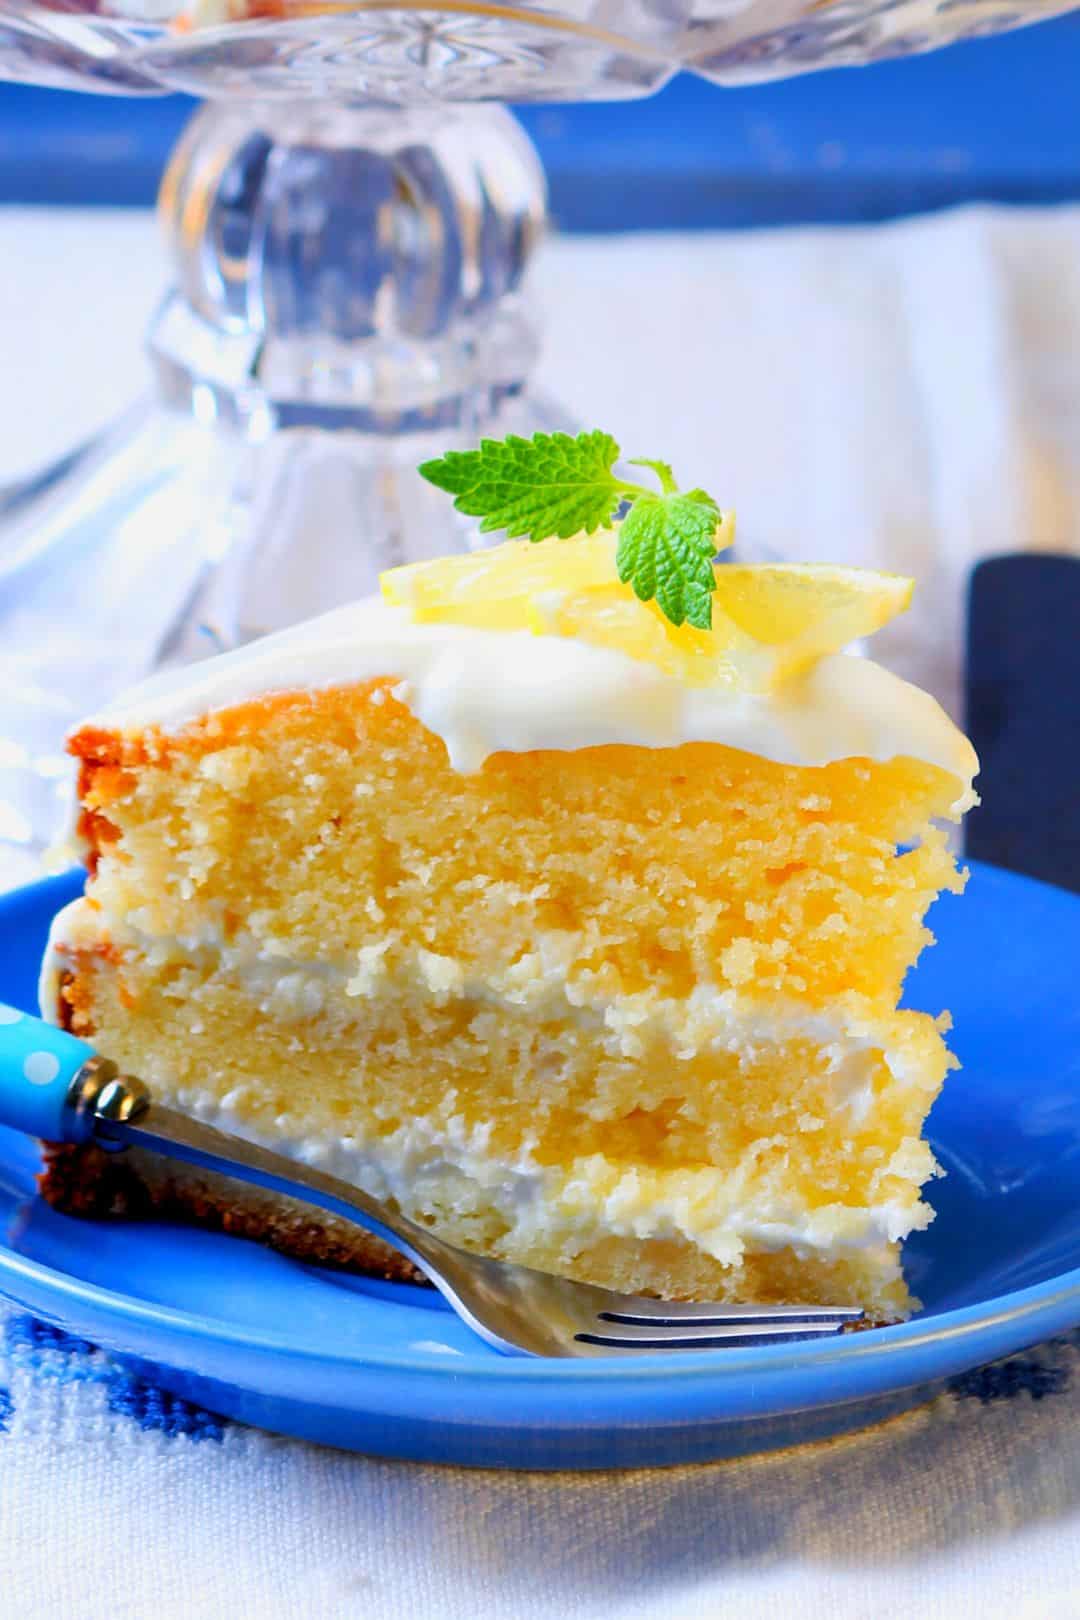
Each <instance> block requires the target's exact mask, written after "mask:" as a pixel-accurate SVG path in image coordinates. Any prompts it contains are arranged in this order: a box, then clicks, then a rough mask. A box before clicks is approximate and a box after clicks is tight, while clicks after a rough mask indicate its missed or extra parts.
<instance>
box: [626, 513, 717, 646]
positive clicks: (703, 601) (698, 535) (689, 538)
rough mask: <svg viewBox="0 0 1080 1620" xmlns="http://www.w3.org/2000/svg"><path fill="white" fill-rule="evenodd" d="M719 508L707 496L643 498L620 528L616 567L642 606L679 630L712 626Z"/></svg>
mask: <svg viewBox="0 0 1080 1620" xmlns="http://www.w3.org/2000/svg"><path fill="white" fill-rule="evenodd" d="M717 515H718V508H717V506H716V503H715V501H713V500H711V499H710V498H709V497H708V496H706V497H705V498H704V500H703V499H701V498H700V491H695V493H694V494H693V495H651V494H644V495H642V496H640V498H639V499H638V500H637V501H635V503H634V505H633V507H632V508H631V510H630V511H629V512H628V513H627V515H626V517H625V518H624V519H623V521H622V524H621V526H620V528H619V544H618V547H617V549H616V552H615V567H616V569H617V570H618V574H619V578H620V579H621V580H622V582H623V584H624V585H629V586H631V588H632V589H633V592H634V595H635V596H636V597H637V598H638V600H639V601H641V602H651V601H655V602H656V604H657V606H658V607H659V608H660V610H661V612H662V613H663V614H664V617H665V618H667V619H670V621H671V623H672V624H674V625H680V624H692V625H696V626H697V628H698V629H699V630H709V629H711V627H712V593H713V591H714V590H715V589H716V581H715V579H714V577H713V567H712V560H713V557H714V556H715V555H716V520H717Z"/></svg>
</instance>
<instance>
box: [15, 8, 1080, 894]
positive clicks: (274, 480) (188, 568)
mask: <svg viewBox="0 0 1080 1620" xmlns="http://www.w3.org/2000/svg"><path fill="white" fill-rule="evenodd" d="M1066 9H1068V6H1067V4H1062V3H1061V0H1016V3H1012V4H1007V3H1005V0H694V3H692V0H554V3H553V4H550V5H532V4H527V5H503V4H490V3H486V0H461V3H442V4H438V5H429V6H424V7H419V6H414V5H408V4H395V5H388V4H382V3H380V0H348V3H334V0H331V3H326V0H196V3H195V9H193V10H190V11H186V12H185V11H183V10H182V9H181V0H102V3H100V4H98V3H94V0H0V77H5V76H6V77H8V78H13V79H22V80H32V81H34V82H37V83H41V84H46V85H57V86H65V87H68V88H78V89H82V90H85V91H96V92H98V93H106V94H114V95H128V96H145V95H154V94H161V93H163V92H165V91H168V90H183V91H189V92H193V93H195V94H196V95H199V96H202V97H205V98H206V101H205V105H204V106H203V107H202V108H201V109H200V110H199V111H198V112H197V113H196V114H195V117H194V119H193V120H192V122H191V124H190V126H189V127H188V130H187V132H186V134H185V135H184V137H183V138H182V140H181V142H180V144H179V146H178V148H177V150H176V152H175V154H174V156H173V159H172V161H171V163H170V165H169V168H168V171H167V173H166V175H165V178H164V182H163V185H162V190H161V217H162V223H163V227H164V232H165V236H166V240H167V244H168V248H169V252H170V254H171V258H172V265H173V288H172V291H171V292H169V294H168V295H167V297H166V298H165V300H164V303H163V305H162V307H161V309H160V312H159V314H158V316H157V318H156V320H155V321H154V323H153V326H152V330H151V332H150V334H149V345H148V346H149V353H150V358H151V364H152V373H153V379H154V382H153V388H152V390H151V392H150V393H149V395H148V397H147V399H146V400H145V401H143V402H142V403H141V404H140V405H138V406H136V407H135V408H133V409H132V411H131V412H130V413H129V414H128V415H127V416H126V417H125V418H124V419H123V420H122V421H120V422H118V423H116V424H114V425H113V426H112V427H111V428H109V429H107V430H106V431H105V432H104V433H103V434H102V435H101V437H100V438H99V439H98V440H96V441H95V442H94V443H92V444H91V445H89V446H87V447H85V448H84V449H82V450H80V451H78V452H76V453H74V454H73V455H71V456H69V457H68V458H66V459H65V460H64V461H63V462H62V463H60V464H59V465H57V466H55V467H52V468H49V469H47V470H46V471H45V472H44V473H43V474H41V475H40V476H39V477H37V478H35V479H34V480H33V481H32V482H29V483H27V484H25V485H22V486H20V487H18V488H16V489H8V490H2V489H0V647H2V648H3V664H2V668H0V677H2V680H0V846H2V845H4V843H5V841H6V848H7V852H8V856H9V860H8V867H7V875H8V877H9V878H10V877H11V876H12V874H13V871H14V868H13V867H12V864H11V861H12V860H13V859H15V853H14V852H16V851H22V852H23V855H24V857H25V859H24V862H23V867H22V870H23V871H25V872H27V873H29V871H30V869H31V866H30V857H31V855H32V853H33V852H34V851H35V850H36V849H38V848H39V847H40V844H41V843H42V841H43V840H44V839H45V838H46V837H47V836H48V832H49V829H50V827H51V825H52V824H53V821H54V818H55V798H56V793H57V779H58V777H60V776H62V774H63V771H64V767H63V763H62V761H61V760H60V759H59V757H58V756H59V749H60V743H61V739H62V736H63V733H64V731H65V730H66V729H67V726H68V725H69V724H70V723H71V722H72V721H73V720H74V719H75V718H77V716H78V715H79V714H80V713H86V712H88V711H89V710H91V709H92V708H94V707H95V706H96V705H97V704H99V703H100V702H101V701H103V700H104V699H105V698H106V697H107V696H108V695H109V694H110V693H111V692H112V691H115V690H116V689H118V688H120V687H121V686H123V685H125V684H127V683H128V682H129V681H131V680H132V679H135V678H137V677H138V676H140V675H141V674H144V673H146V672H147V671H148V670H149V669H151V668H153V667H154V666H155V665H157V664H159V663H163V662H166V663H167V662H171V661H175V660H180V659H190V658H194V657H198V656H199V655H200V654H202V653H205V652H209V651H212V650H215V649H217V648H219V647H224V646H230V645H234V644H236V643H238V642H241V641H243V640H246V639H248V638H249V637H251V636H253V635H255V634H258V633H261V632H263V631H265V630H268V629H273V628H276V627H278V626H281V625H284V624H288V623H290V622H292V621H294V620H296V619H298V618H300V617H303V616H306V615H308V614H310V613H314V612H317V611H319V610H321V609H323V608H326V607H330V606H333V605H334V604H335V603H337V602H339V601H341V600H342V599H345V598H348V597H350V596H355V595H359V594H363V593H364V592H366V591H368V590H370V589H371V588H372V586H373V584H374V580H375V577H376V575H377V574H378V572H379V570H380V569H381V568H383V567H385V566H387V565H388V564H390V563H394V562H399V561H402V560H407V559H411V558H414V557H417V556H421V555H424V554H425V553H426V552H431V553H437V552H439V551H445V550H448V549H454V548H459V547H464V546H467V545H468V544H470V543H471V537H470V535H469V533H468V531H467V530H466V529H465V528H464V527H463V526H462V525H461V524H460V522H459V521H458V519H457V518H456V516H455V514H454V513H453V511H452V509H451V508H450V504H449V502H447V501H446V499H445V497H443V496H441V495H438V494H437V493H436V492H435V491H433V490H432V489H430V487H429V486H427V485H425V484H424V483H423V482H422V481H421V480H420V479H419V477H418V476H417V474H416V471H415V469H416V466H417V463H418V462H420V461H421V460H423V459H424V458H425V457H426V456H427V455H429V454H432V453H436V452H440V451H442V450H444V449H446V448H449V447H451V446H453V445H454V444H464V443H469V442H474V441H475V440H476V439H477V438H478V437H479V436H480V435H481V434H483V433H489V434H502V433H505V432H509V431H517V432H531V431H532V430H534V429H535V428H538V427H553V426H561V425H566V424H565V419H564V418H563V416H562V413H561V412H560V411H559V410H557V409H555V408H553V407H550V406H548V405H546V404H545V403H544V401H542V400H540V399H538V398H536V397H535V395H534V394H533V393H532V391H531V390H530V387H529V377H530V373H531V370H532V365H533V361H534V358H535V354H536V346H537V339H536V332H535V328H534V324H533V321H532V318H531V316H530V313H529V307H528V302H527V299H526V297H525V295H524V292H523V284H524V278H525V272H526V269H527V266H528V263H529V260H530V257H531V255H532V253H533V250H534V248H535V247H536V245H537V243H538V241H539V240H540V238H541V236H542V233H543V227H544V207H545V192H544V180H543V175H542V173H541V170H540V166H539V164H538V161H537V158H536V155H535V153H534V151H533V150H532V148H531V146H530V145H529V143H528V141H527V140H526V138H525V136H524V134H523V132H522V130H521V128H520V127H519V126H518V125H517V124H516V123H515V121H514V119H513V118H512V117H511V116H510V114H509V113H507V112H506V111H504V110H503V109H502V108H500V107H498V106H496V105H492V103H495V102H497V101H499V100H503V99H506V100H516V101H547V100H587V99H596V100H601V99H624V98H629V97H640V96H645V95H648V94H650V93H651V92H653V91H655V90H657V89H659V88H660V87H661V86H662V85H663V84H664V83H665V82H666V81H667V80H668V79H669V78H670V77H671V75H672V74H673V73H675V72H676V71H678V70H679V69H680V68H689V69H692V70H693V71H694V72H697V73H699V74H701V75H703V76H705V77H707V78H710V79H713V80H715V81H716V82H717V83H719V84H732V85H735V84H746V83H749V82H753V81H756V80H762V79H768V78H777V77H783V76H787V75H792V74H796V73H801V72H805V71H807V70H809V69H811V68H820V67H831V66H836V65H838V64H841V63H865V62H869V61H872V60H874V59H877V58H880V57H885V56H894V55H898V54H904V53H909V52H914V51H921V50H925V49H928V48H930V47H931V46H935V45H942V44H946V43H948V42H950V41H952V40H955V39H957V38H960V37H963V36H965V35H974V34H983V33H987V32H990V31H993V30H996V29H999V28H1005V27H1011V26H1015V25H1016V24H1019V23H1022V22H1026V21H1033V20H1035V19H1037V18H1039V17H1044V16H1049V15H1051V14H1052V13H1054V12H1057V11H1062V10H1066ZM118 273H120V274H122V267H119V268H118ZM2 882H3V878H2V876H0V886H2Z"/></svg>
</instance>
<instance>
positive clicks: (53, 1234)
mask: <svg viewBox="0 0 1080 1620" xmlns="http://www.w3.org/2000/svg"><path fill="white" fill-rule="evenodd" d="M76 889H77V880H74V879H72V878H70V877H68V878H61V879H53V880H51V881H50V882H47V883H41V884H36V885H34V886H33V887H31V888H28V889H23V890H20V891H18V892H16V893H14V894H11V895H8V896H6V897H5V898H3V899H2V900H0V998H3V999H6V1000H8V1001H13V1002H16V1003H18V1004H20V1005H22V1006H25V1007H27V1008H32V1007H33V1005H34V977H35V973H36V965H37V961H38V959H39V956H40V952H41V947H42V943H43V940H44V936H45V931H46V928H47V925H48V921H49V918H50V916H51V915H52V913H53V912H54V911H55V910H56V908H57V906H58V905H60V904H61V903H62V902H63V901H65V900H66V899H68V898H69V897H70V896H71V894H73V893H74V892H75V891H76ZM933 922H934V928H935V931H936V932H937V934H938V937H939V943H938V945H937V947H936V948H935V949H934V950H932V951H931V952H929V953H928V954H927V956H926V957H925V959H924V963H923V965H922V966H921V967H920V968H919V970H918V972H917V973H916V974H915V975H914V977H913V980H912V984H911V993H910V996H909V1000H910V1001H911V1002H912V1003H913V1004H914V1005H917V1006H920V1007H924V1008H927V1009H928V1010H932V1011H938V1010H939V1009H940V1008H941V1007H943V1006H948V1007H949V1008H951V1010H952V1013H953V1016H954V1019H955V1025H956V1028H955V1032H954V1036H953V1041H952V1044H953V1046H954V1049H955V1050H956V1052H957V1054H958V1055H959V1056H960V1058H961V1059H962V1060H963V1064H964V1067H963V1069H962V1071H961V1072H960V1073H959V1074H958V1075H954V1076H953V1077H952V1078H951V1079H950V1081H949V1082H948V1084H947V1086H946V1088H945V1092H944V1094H943V1097H942V1099H941V1101H940V1102H939V1103H938V1105H937V1106H936V1107H935V1109H934V1112H933V1115H932V1116H931V1126H930V1135H931V1139H932V1141H933V1144H934V1147H935V1151H936V1152H937V1154H938V1157H939V1158H940V1160H941V1162H942V1164H943V1165H944V1166H945V1167H946V1169H947V1170H948V1175H947V1177H946V1178H945V1179H943V1180H939V1181H936V1182H934V1183H933V1184H932V1185H931V1187H930V1189H929V1196H930V1199H931V1201H932V1202H933V1203H934V1205H935V1206H936V1208H937V1211H938V1218H937V1220H936V1221H935V1222H934V1224H933V1226H932V1227H931V1228H930V1229H929V1231H928V1232H925V1233H921V1234H919V1235H918V1236H916V1237H914V1238H912V1240H911V1241H910V1243H909V1244H908V1246H907V1264H908V1271H909V1275H910V1277H911V1281H912V1284H913V1287H914V1288H915V1290H916V1292H917V1293H918V1294H919V1295H920V1296H921V1297H922V1299H923V1301H924V1309H923V1312H922V1313H921V1315H920V1316H919V1317H918V1318H916V1319H915V1320H913V1321H911V1322H908V1323H905V1324H903V1325H902V1326H899V1327H893V1328H885V1329H881V1330H878V1331H875V1332H870V1333H863V1334H856V1335H853V1336H849V1337H846V1338H844V1339H842V1340H839V1341H836V1342H833V1343H830V1344H816V1345H809V1346H795V1347H783V1346H772V1347H759V1348H752V1349H747V1350H720V1351H711V1352H706V1353H702V1354H693V1355H675V1356H668V1357H666V1358H665V1357H656V1356H650V1357H635V1358H632V1359H626V1360H620V1361H612V1362H601V1361H590V1362H580V1363H579V1362H565V1361H558V1362H556V1361H547V1362H543V1361H530V1360H524V1359H522V1360H509V1359H503V1358H501V1357H499V1356H497V1355H496V1354H495V1353H494V1352H492V1351H490V1350H488V1349H487V1348H486V1347H485V1346H483V1345H481V1344H479V1343H478V1342H477V1340H476V1339H474V1338H473V1336H472V1335H471V1334H470V1333H469V1332H468V1330H467V1329H466V1328H464V1327H463V1326H462V1325H461V1324H460V1323H459V1322H458V1321H457V1319H456V1318H455V1317H454V1316H453V1315H452V1314H451V1313H450V1312H449V1311H448V1310H447V1309H446V1308H445V1307H444V1306H443V1305H442V1303H441V1301H440V1300H439V1299H438V1297H437V1296H435V1295H433V1294H430V1293H428V1292H426V1291H424V1290H422V1289H419V1288H407V1287H402V1286H397V1285H390V1284H379V1283H374V1282H368V1281H364V1280H360V1279H350V1278H343V1277H341V1276H335V1275H333V1274H330V1273H325V1272H319V1271H315V1270H312V1269H310V1268H307V1267H304V1266H299V1265H297V1264H295V1263H293V1262H291V1261H288V1260H285V1259H282V1258H281V1257H280V1256H278V1255H275V1254H273V1253H271V1252H269V1251H268V1250H265V1249H262V1248H259V1247H257V1246H256V1245H254V1244H250V1243H243V1242H240V1241H238V1240H235V1239H229V1238H224V1237H220V1236H216V1235H212V1234H208V1233H202V1232H195V1231H191V1230H184V1229H178V1228H173V1227H167V1226H160V1225H140V1226H134V1225H103V1224H96V1223H95V1224H90V1223H87V1222H82V1221H75V1220H72V1219H69V1218H68V1217H65V1216H61V1215H57V1214H56V1213H55V1212H53V1211H52V1210H50V1209H48V1208H47V1207H46V1206H44V1205H43V1204H42V1203H41V1201H40V1200H39V1199H36V1198H35V1197H34V1196H33V1175H34V1171H35V1168H36V1151H35V1148H34V1145H33V1144H32V1143H31V1142H29V1141H28V1140H26V1139H25V1138H20V1137H17V1136H15V1135H14V1134H13V1133H10V1132H6V1131H0V1290H2V1291H3V1292H4V1293H6V1294H8V1295H9V1296H10V1297H11V1298H13V1299H15V1300H18V1301H19V1302H20V1303H21V1304H23V1305H25V1306H26V1307H28V1308H29V1309H31V1310H33V1311H35V1312H37V1313H38V1314H39V1315H41V1316H44V1317H46V1318H48V1319H49V1320H50V1321H54V1322H57V1323H59V1324H61V1325H62V1326H64V1327H66V1328H68V1329H69V1330H70V1331H72V1332H75V1333H79V1334H82V1335H84V1336H85V1337H87V1338H90V1339H93V1340H95V1341H96V1342H98V1343H100V1344H103V1345H105V1346H107V1347H108V1348H110V1349H113V1350H115V1351H117V1352H119V1353H121V1354H123V1355H124V1356H126V1357H128V1358H133V1359H134V1360H135V1362H136V1364H137V1365H141V1366H142V1367H143V1368H144V1369H145V1370H147V1371H148V1375H149V1376H150V1377H152V1378H153V1380H154V1381H155V1382H156V1383H158V1384H161V1385H164V1386H165V1387H166V1388H169V1389H173V1390H175V1391H177V1392H178V1393H180V1394H183V1395H186V1396H188V1397H189V1398H190V1399H192V1400H195V1401H197V1402H199V1403H200V1404H202V1405H204V1406H207V1407H209V1408H211V1409H212V1410H215V1411H218V1412H222V1413H224V1414H226V1415H228V1416H232V1417H236V1418H240V1419H243V1420H246V1421H248V1422H251V1423H255V1424H258V1425H260V1426H261V1427H264V1428H268V1429H275V1430H279V1431H281V1432H283V1433H288V1434H297V1435H303V1436H306V1437H308V1438H311V1439H316V1440H322V1441H325V1442H327V1443H328V1444H331V1445H337V1446H344V1447H348V1448H350V1449H354V1450H362V1451H370V1452H377V1453H380V1454H382V1455H387V1456H396V1457H414V1458H426V1459H430V1460H433V1461H441V1462H459V1463H471V1464H476V1465H487V1466H496V1467H498V1466H502V1467H518V1468H557V1467H564V1468H566V1467H569V1468H597V1467H608V1466H631V1465H640V1464H662V1463H677V1462H687V1461H693V1460H703V1459H706V1458H715V1457H724V1456H733V1455H738V1454H740V1453H742V1452H746V1451H750V1450H760V1449H763V1448H766V1447H771V1446H776V1445H790V1444H793V1443H796V1442H798V1441H804V1440H811V1439H816V1438H819V1437H821V1436H823V1435H827V1434H834V1433H838V1432H840V1431H842V1430H844V1429H849V1428H853V1427H857V1426H861V1425H863V1424H866V1423H869V1422H873V1421H875V1420H876V1419H878V1418H880V1417H883V1416H887V1415H889V1414H891V1413H893V1412H896V1411H899V1410H902V1409H903V1408H904V1407H906V1406H909V1405H911V1404H913V1403H914V1402H915V1401H917V1400H919V1399H921V1398H922V1397H923V1396H924V1395H925V1394H927V1393H928V1392H929V1391H931V1390H932V1389H933V1388H934V1387H935V1386H936V1385H937V1384H939V1383H940V1382H941V1381H942V1380H943V1379H945V1378H947V1377H949V1376H951V1375H953V1374H956V1373H958V1372H961V1371H963V1370H965V1369H967V1368H969V1367H972V1366H976V1365H978V1364H979V1363H981V1362H985V1361H989V1360H991V1359H993V1358H994V1357H997V1356H1001V1355H1005V1354H1006V1353H1008V1352H1010V1351H1013V1350H1016V1349H1019V1348H1021V1347H1023V1346H1025V1345H1028V1344H1032V1343H1034V1342H1035V1341H1036V1340H1038V1339H1040V1338H1044V1337H1048V1336H1050V1335H1051V1334H1053V1333H1057V1332H1061V1331H1063V1330H1065V1329H1067V1328H1070V1327H1073V1326H1075V1325H1076V1324H1077V1323H1078V1322H1080V1269H1077V1268H1078V1267H1080V1174H1078V1172H1080V1006H1078V1003H1077V998H1076V995H1075V965H1076V962H1077V960H1078V959H1080V899H1077V898H1076V897H1074V896H1071V895H1068V894H1065V893H1062V892H1061V891H1059V890H1056V889H1051V888H1047V887H1045V886H1043V885H1041V884H1037V883H1033V882H1031V881H1029V880H1027V879H1023V878H1017V877H1014V876H1011V875H1009V874H1007V873H1003V872H997V871H995V870H993V869H992V868H989V867H977V868H976V869H975V870H974V873H973V877H972V881H971V884H970V886H969V889H968V892H967V894H966V896H965V897H964V898H963V899H962V900H959V901H958V900H955V899H951V898H950V899H946V900H943V901H941V902H939V904H938V906H937V908H936V909H935V912H934V918H933Z"/></svg>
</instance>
